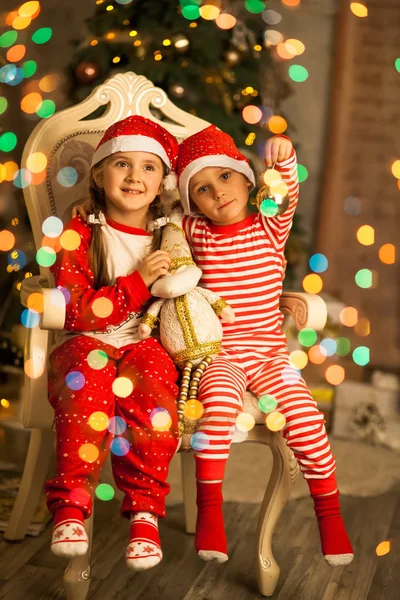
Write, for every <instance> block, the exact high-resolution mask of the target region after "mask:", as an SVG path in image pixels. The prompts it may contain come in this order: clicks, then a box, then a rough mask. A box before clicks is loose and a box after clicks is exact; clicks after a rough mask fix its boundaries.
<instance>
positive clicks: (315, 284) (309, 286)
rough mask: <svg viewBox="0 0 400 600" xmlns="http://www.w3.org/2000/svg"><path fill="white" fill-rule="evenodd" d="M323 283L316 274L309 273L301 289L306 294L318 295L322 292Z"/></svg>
mask: <svg viewBox="0 0 400 600" xmlns="http://www.w3.org/2000/svg"><path fill="white" fill-rule="evenodd" d="M323 286H324V283H323V281H322V278H321V277H320V275H317V274H316V273H310V274H309V275H306V276H305V277H304V279H303V289H304V291H305V292H307V293H308V294H319V292H320V291H321V290H322V288H323Z"/></svg>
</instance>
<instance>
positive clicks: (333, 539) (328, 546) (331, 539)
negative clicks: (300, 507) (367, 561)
mask: <svg viewBox="0 0 400 600" xmlns="http://www.w3.org/2000/svg"><path fill="white" fill-rule="evenodd" d="M313 500H314V509H315V515H316V517H317V519H318V527H319V534H320V536H321V548H322V553H323V555H324V556H327V555H330V556H332V555H343V554H353V555H354V551H353V548H352V546H351V543H350V540H349V538H348V535H347V532H346V527H345V524H344V522H343V519H342V516H341V514H340V504H339V492H338V491H336V492H335V493H334V494H330V495H328V496H314V497H313ZM328 562H329V561H328ZM333 562H335V561H333ZM340 564H345V563H343V562H342V563H340Z"/></svg>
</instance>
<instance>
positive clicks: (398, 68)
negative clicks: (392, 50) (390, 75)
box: [394, 58, 400, 73]
mask: <svg viewBox="0 0 400 600" xmlns="http://www.w3.org/2000/svg"><path fill="white" fill-rule="evenodd" d="M394 66H395V67H396V71H398V72H399V73H400V58H396V60H395V61H394Z"/></svg>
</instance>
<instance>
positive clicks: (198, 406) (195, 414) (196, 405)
mask: <svg viewBox="0 0 400 600" xmlns="http://www.w3.org/2000/svg"><path fill="white" fill-rule="evenodd" d="M203 412H204V407H203V405H202V403H201V402H199V401H198V400H188V401H187V402H186V403H185V406H184V409H183V414H184V415H185V417H186V418H187V419H193V420H194V421H197V420H198V419H200V418H201V416H202V415H203Z"/></svg>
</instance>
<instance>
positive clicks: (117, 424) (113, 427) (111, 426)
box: [108, 416, 126, 435]
mask: <svg viewBox="0 0 400 600" xmlns="http://www.w3.org/2000/svg"><path fill="white" fill-rule="evenodd" d="M125 430H126V421H125V419H123V418H122V417H119V416H117V417H111V419H110V420H109V422H108V431H109V432H110V433H112V434H113V435H122V434H123V433H124V432H125Z"/></svg>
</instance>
